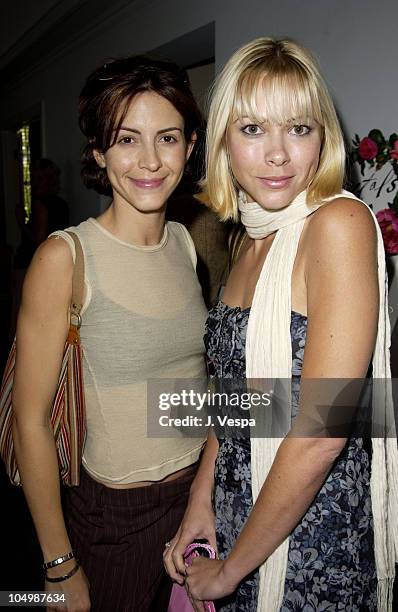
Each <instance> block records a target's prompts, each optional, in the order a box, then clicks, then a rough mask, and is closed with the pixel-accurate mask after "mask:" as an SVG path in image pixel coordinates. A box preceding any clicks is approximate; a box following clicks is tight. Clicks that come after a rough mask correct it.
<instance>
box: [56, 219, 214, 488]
mask: <svg viewBox="0 0 398 612" xmlns="http://www.w3.org/2000/svg"><path fill="white" fill-rule="evenodd" d="M69 229H70V230H73V231H74V232H76V234H77V235H78V237H79V238H80V241H81V243H82V247H83V253H84V259H85V283H86V297H85V300H84V305H83V309H82V319H83V323H82V327H81V330H80V331H81V341H82V346H83V372H84V385H85V397H86V411H87V439H86V444H85V448H84V453H83V465H84V467H85V469H86V470H87V471H88V472H89V474H91V476H92V477H93V478H95V479H96V480H100V481H101V482H104V483H109V484H129V483H133V482H140V481H148V480H149V481H157V480H161V479H162V478H165V477H166V476H168V475H169V474H171V473H173V472H176V471H177V470H180V469H182V468H184V467H187V466H188V465H191V464H192V463H194V462H195V461H196V460H197V459H198V457H199V454H200V451H201V449H202V446H203V442H204V440H203V439H198V438H187V437H182V436H181V437H174V438H151V437H148V436H147V433H146V429H147V399H146V397H147V396H146V394H147V384H146V383H147V380H148V379H159V378H204V377H205V362H204V345H203V334H204V324H205V319H206V315H207V310H206V307H205V305H204V302H203V298H202V293H201V288H200V285H199V282H198V279H197V276H196V270H195V268H196V254H195V248H194V246H193V242H192V239H191V237H190V236H189V233H188V231H187V230H186V228H185V227H184V226H183V225H181V224H179V223H175V222H168V223H167V224H166V226H165V230H164V234H163V237H162V240H161V242H160V243H159V244H157V245H154V246H135V245H132V244H129V243H126V242H123V241H122V240H119V239H118V238H116V237H115V236H114V235H113V234H111V233H110V232H109V231H107V230H106V229H105V228H103V227H102V226H101V225H100V224H99V223H98V222H97V221H96V220H95V219H91V218H90V219H88V220H87V221H84V222H83V223H81V224H80V225H78V226H77V227H71V228H69ZM55 234H56V235H58V236H62V238H64V239H65V240H66V241H67V242H68V244H69V245H70V248H71V250H72V255H73V259H74V258H75V253H74V244H73V240H72V238H71V237H70V236H69V235H68V234H66V233H65V232H55Z"/></svg>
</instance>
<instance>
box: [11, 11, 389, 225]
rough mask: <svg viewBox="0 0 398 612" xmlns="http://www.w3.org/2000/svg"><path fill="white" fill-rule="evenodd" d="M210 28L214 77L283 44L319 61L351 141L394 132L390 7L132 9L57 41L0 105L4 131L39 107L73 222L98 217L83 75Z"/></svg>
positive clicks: (46, 147)
mask: <svg viewBox="0 0 398 612" xmlns="http://www.w3.org/2000/svg"><path fill="white" fill-rule="evenodd" d="M213 20H214V21H215V24H216V67H220V66H221V65H222V64H223V62H224V61H225V60H226V59H227V58H228V56H229V55H230V54H231V53H232V52H233V51H234V50H235V49H236V48H237V47H238V46H240V45H241V44H242V43H244V42H246V41H248V40H250V39H252V38H254V37H256V36H260V35H273V36H285V35H288V36H290V37H293V38H296V39H297V40H299V41H301V42H302V43H303V44H305V45H306V46H308V47H309V48H311V49H312V50H313V52H314V53H315V54H316V55H317V57H318V58H319V61H320V64H321V67H322V70H323V73H324V75H325V77H326V80H327V81H328V83H329V84H330V87H331V90H332V92H333V95H334V97H335V101H336V103H337V106H338V109H339V112H340V114H341V116H342V119H343V123H344V127H345V131H346V133H347V134H348V135H349V136H352V135H353V134H354V133H355V132H358V133H359V134H360V135H364V134H365V132H367V131H368V130H369V129H370V128H371V127H379V128H380V129H381V130H382V131H383V132H384V133H390V132H392V131H394V130H397V129H398V125H397V124H398V117H397V102H396V101H397V97H398V85H397V78H396V61H397V57H398V37H397V36H396V23H398V2H396V0H379V2H377V3H376V2H374V1H370V0H345V1H344V2H343V1H341V0H245V2H242V1H240V0H201V2H200V3H199V2H197V1H196V0H189V1H187V0H167V2H165V1H164V0H152V1H147V0H146V1H144V0H142V1H140V0H138V1H136V2H131V4H130V5H129V6H127V7H126V8H125V9H123V10H122V11H120V12H119V13H118V14H116V15H114V16H113V17H112V18H110V19H108V20H107V22H106V23H103V24H102V25H101V26H100V27H97V28H95V29H94V30H92V31H90V32H88V33H87V34H86V35H85V37H84V38H77V39H75V38H74V35H73V36H72V34H73V33H71V41H70V45H68V40H65V41H63V42H64V48H63V51H62V52H61V53H59V54H57V55H54V56H53V57H52V58H46V59H44V60H43V63H42V65H41V66H39V67H38V68H36V69H35V70H34V71H32V72H31V74H30V75H27V76H25V77H24V79H23V81H22V82H20V83H18V84H17V85H15V86H13V87H11V88H8V90H7V91H6V95H5V96H4V95H3V97H2V99H1V101H0V111H1V112H0V116H1V117H2V118H3V119H2V121H3V123H1V124H0V128H1V127H4V124H7V123H8V124H9V122H10V120H11V119H12V117H13V116H15V115H16V114H17V113H18V114H19V113H21V112H22V113H23V111H24V110H25V109H28V108H29V107H32V105H34V104H37V103H38V102H40V101H41V100H44V108H45V125H44V135H45V151H46V155H47V156H48V157H51V158H53V159H54V160H55V161H56V162H57V163H58V164H59V166H60V167H61V169H62V173H63V195H64V196H65V197H66V199H67V200H68V201H69V203H70V205H71V209H72V219H73V221H79V220H80V219H82V218H84V217H86V216H88V215H90V214H91V215H92V214H97V212H98V211H99V210H100V208H101V204H100V200H99V198H98V196H96V195H95V194H94V193H93V192H88V191H86V190H85V189H84V188H83V187H82V186H81V185H80V179H79V163H78V157H79V151H80V147H81V145H82V139H81V137H80V134H79V130H78V128H77V112H76V106H77V104H76V100H77V96H78V93H79V90H80V88H81V86H82V84H83V80H84V77H85V75H87V74H88V72H89V71H90V70H91V69H92V68H93V67H94V66H95V65H97V64H98V63H100V62H102V61H103V60H104V59H105V58H106V57H109V56H115V55H121V54H129V53H134V52H144V51H149V50H151V49H153V48H156V47H159V46H161V45H163V44H165V43H166V42H168V41H170V40H173V39H174V38H177V37H179V36H181V35H183V34H185V33H187V32H190V31H192V30H194V29H196V28H198V27H200V26H203V25H205V24H207V23H209V22H211V21H213ZM6 127H7V125H6Z"/></svg>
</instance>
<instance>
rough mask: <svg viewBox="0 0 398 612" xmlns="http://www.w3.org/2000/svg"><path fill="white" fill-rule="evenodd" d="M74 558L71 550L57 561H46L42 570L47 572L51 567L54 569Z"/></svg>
mask: <svg viewBox="0 0 398 612" xmlns="http://www.w3.org/2000/svg"><path fill="white" fill-rule="evenodd" d="M74 556H75V555H74V553H73V550H71V551H70V552H68V553H66V555H62V557H58V558H57V559H54V560H53V561H47V563H43V569H44V570H48V569H50V568H51V567H56V566H57V565H61V563H65V561H69V559H73V558H74Z"/></svg>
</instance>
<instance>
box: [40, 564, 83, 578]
mask: <svg viewBox="0 0 398 612" xmlns="http://www.w3.org/2000/svg"><path fill="white" fill-rule="evenodd" d="M79 567H80V565H79V564H78V563H76V565H75V567H74V568H73V569H71V571H70V572H68V573H67V574H65V575H64V576H55V577H54V578H51V577H50V576H47V574H46V575H45V579H46V580H47V582H63V581H64V580H68V578H72V576H74V575H75V574H76V572H77V570H78V569H79Z"/></svg>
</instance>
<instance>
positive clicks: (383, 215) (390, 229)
mask: <svg viewBox="0 0 398 612" xmlns="http://www.w3.org/2000/svg"><path fill="white" fill-rule="evenodd" d="M376 217H377V221H378V222H379V225H380V228H381V233H382V235H383V242H384V248H385V251H386V253H388V254H389V255H396V254H398V217H397V215H396V214H395V212H394V211H393V210H392V209H391V208H385V209H384V210H379V212H378V213H377V214H376Z"/></svg>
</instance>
